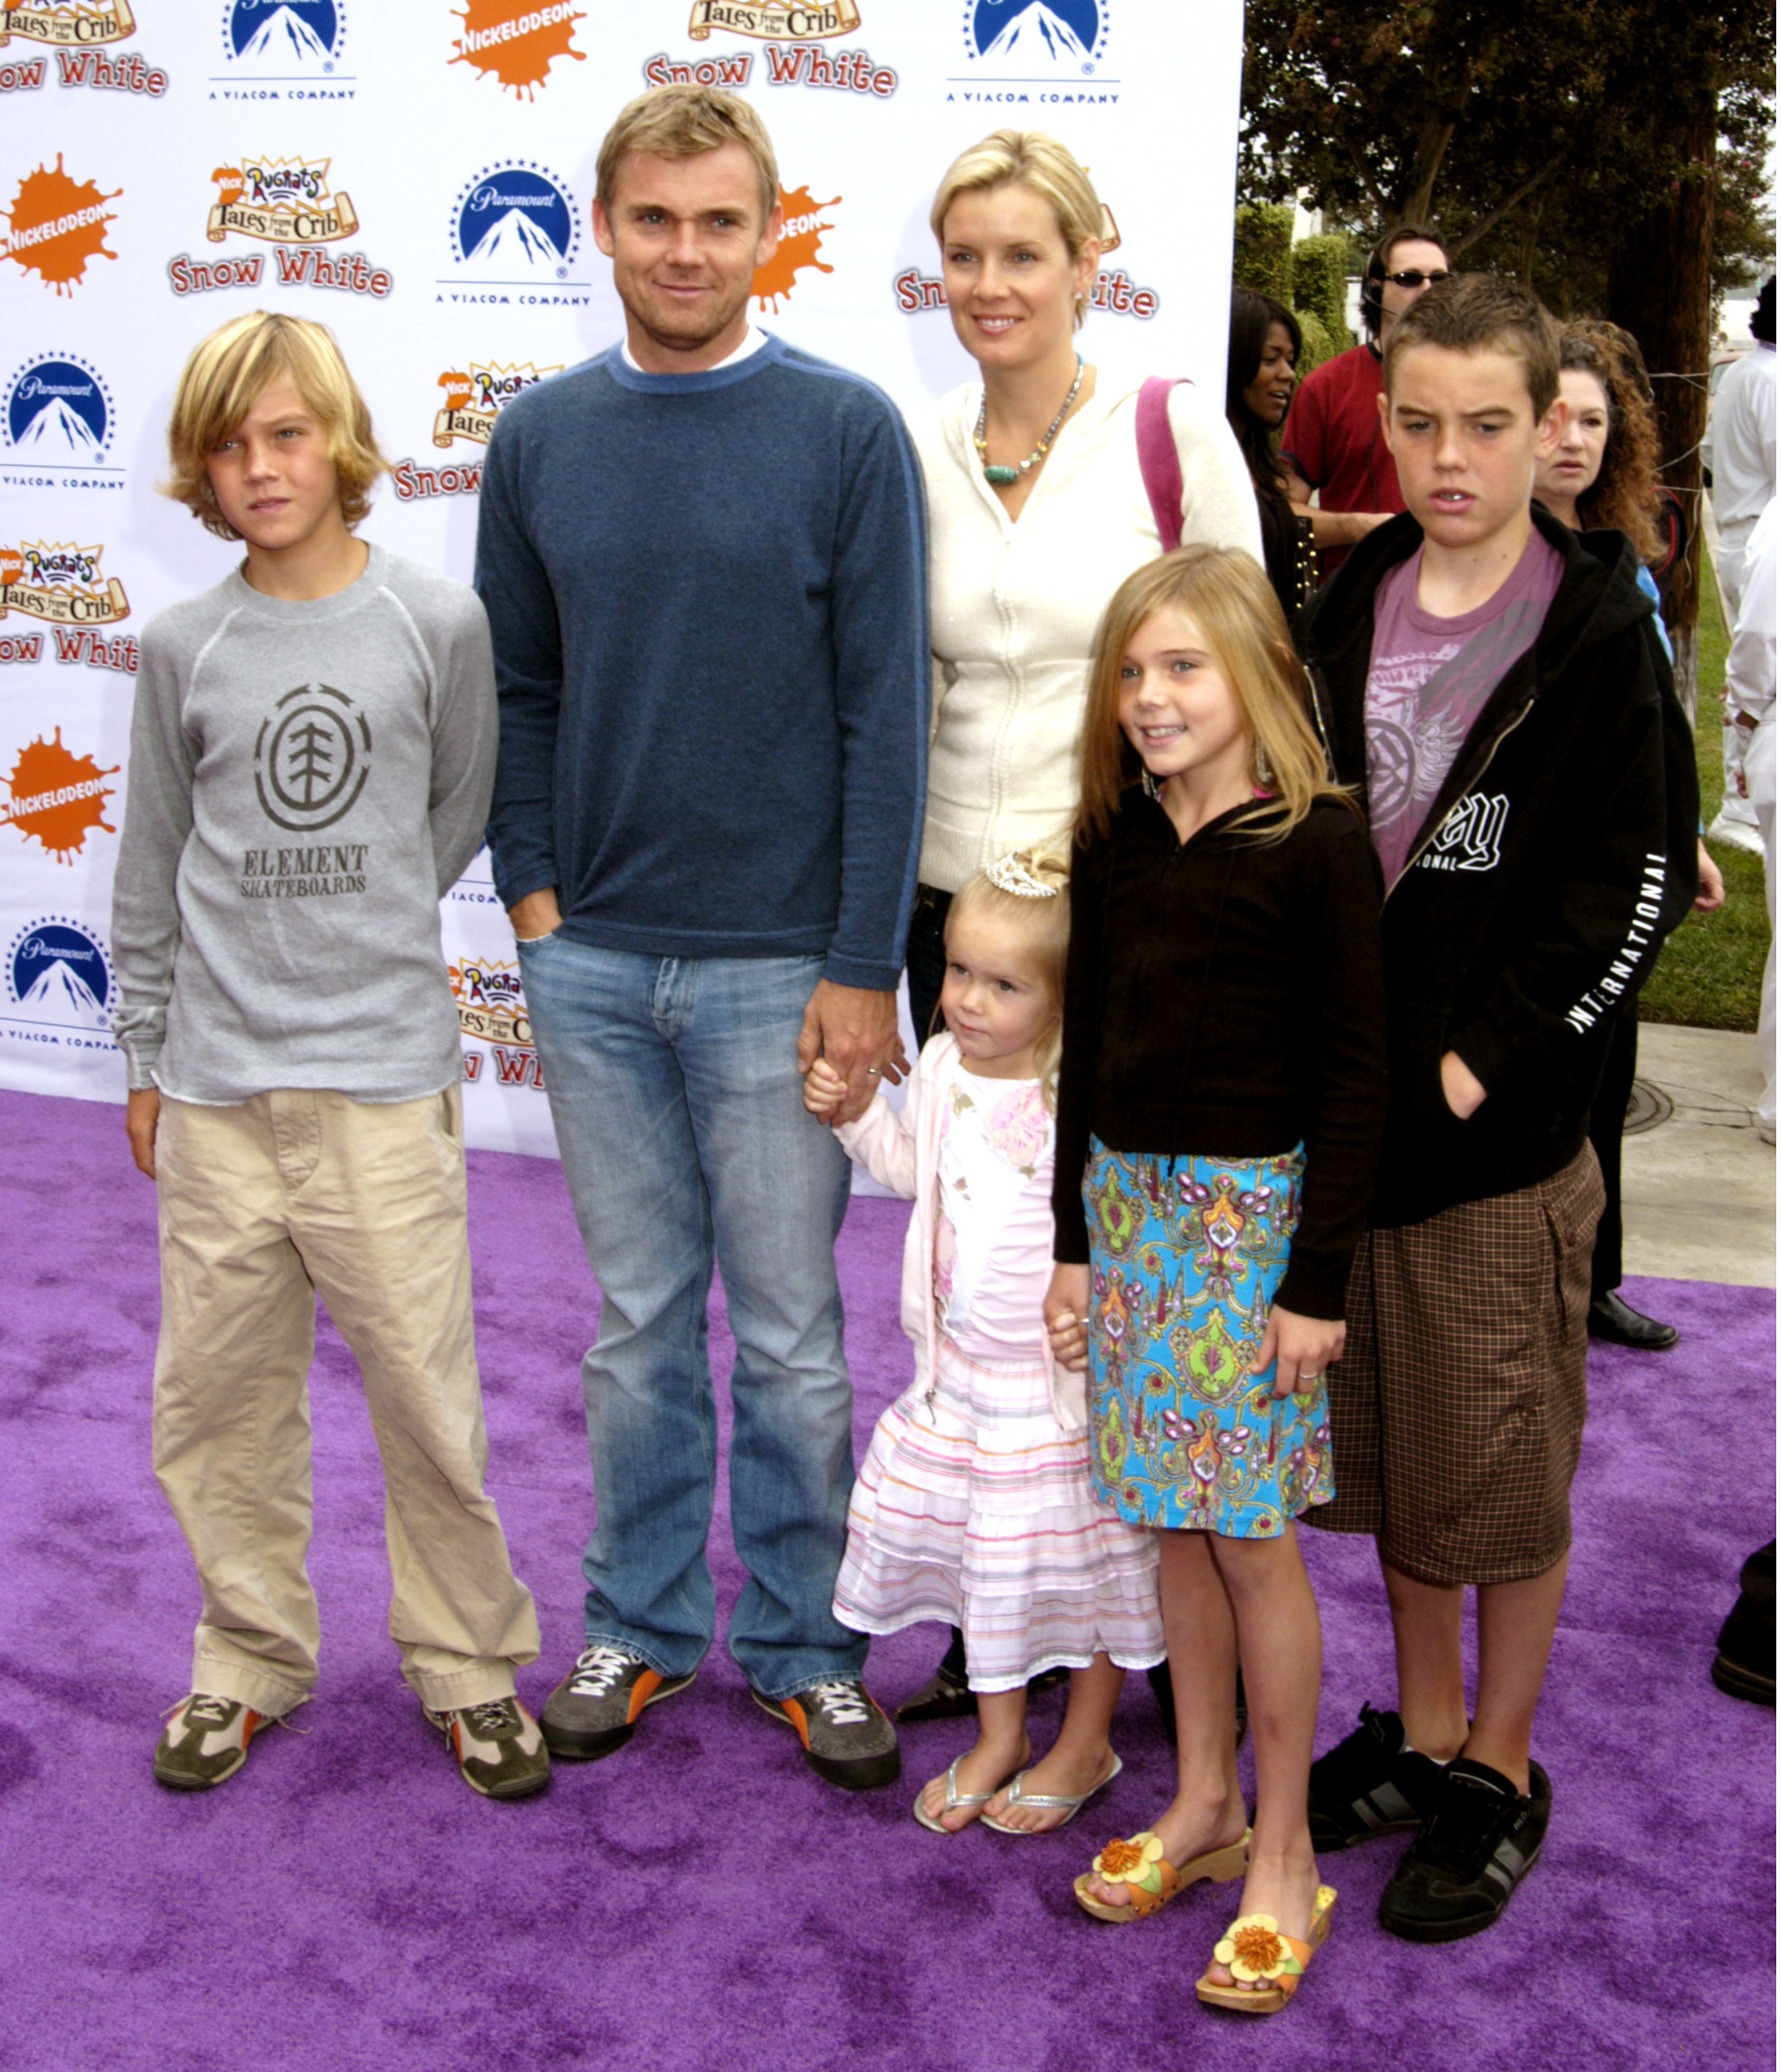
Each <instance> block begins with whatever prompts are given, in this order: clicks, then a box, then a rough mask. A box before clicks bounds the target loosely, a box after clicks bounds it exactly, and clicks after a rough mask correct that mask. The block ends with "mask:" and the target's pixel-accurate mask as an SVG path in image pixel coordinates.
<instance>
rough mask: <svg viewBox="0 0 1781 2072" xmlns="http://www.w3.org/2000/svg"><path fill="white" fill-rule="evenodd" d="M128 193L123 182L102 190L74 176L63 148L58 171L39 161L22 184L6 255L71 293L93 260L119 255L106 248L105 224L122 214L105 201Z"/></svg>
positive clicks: (10, 216) (12, 213)
mask: <svg viewBox="0 0 1781 2072" xmlns="http://www.w3.org/2000/svg"><path fill="white" fill-rule="evenodd" d="M122 192H123V189H122V188H121V187H119V188H117V189H116V190H115V191H113V192H112V193H110V194H101V192H100V191H99V189H98V186H97V183H95V182H93V181H92V180H71V179H69V178H68V175H67V174H66V173H65V172H64V171H63V170H62V154H61V153H60V151H58V152H57V153H56V170H55V171H53V172H51V171H50V170H49V168H48V167H47V166H39V167H38V168H37V170H36V171H35V172H34V173H27V174H26V175H25V177H24V178H23V179H22V180H21V181H20V182H19V191H18V193H17V194H16V195H14V197H13V202H12V207H11V208H10V209H9V210H8V211H7V212H6V220H7V222H8V224H9V225H10V236H9V237H8V238H7V240H6V257H7V258H9V259H16V260H17V261H18V262H19V265H21V266H23V267H25V268H27V269H29V270H30V271H31V272H34V273H39V274H40V275H41V276H42V277H43V280H44V281H45V282H47V284H48V285H49V286H51V287H52V288H54V289H55V290H56V294H59V295H65V294H71V293H72V290H73V286H74V283H75V282H76V281H81V280H84V279H85V278H86V272H87V262H88V261H89V260H93V259H115V258H116V257H117V253H115V252H108V251H107V250H106V249H105V225H106V224H108V223H114V222H116V220H117V217H116V216H115V215H111V216H108V215H106V214H105V203H107V202H108V201H116V200H117V196H118V195H121V193H122ZM46 232H47V235H46V234H43V233H46Z"/></svg>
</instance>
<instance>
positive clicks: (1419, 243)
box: [1280, 223, 1449, 578]
mask: <svg viewBox="0 0 1781 2072" xmlns="http://www.w3.org/2000/svg"><path fill="white" fill-rule="evenodd" d="M1448 272H1449V268H1448V265H1447V255H1446V253H1445V252H1444V251H1443V250H1442V246H1441V243H1440V240H1438V238H1437V237H1436V236H1435V235H1434V233H1433V232H1432V231H1430V230H1429V229H1426V228H1425V227H1424V226H1423V225H1422V224H1419V223H1396V224H1392V227H1391V228H1390V229H1389V230H1388V231H1387V232H1385V234H1384V236H1383V237H1381V238H1380V240H1379V242H1378V243H1377V244H1376V245H1375V246H1374V247H1373V249H1372V252H1371V253H1369V254H1368V259H1367V270H1366V273H1365V274H1364V277H1363V278H1362V281H1361V288H1360V315H1361V320H1362V322H1363V323H1364V324H1365V325H1366V327H1367V333H1368V337H1367V343H1365V344H1364V345H1357V346H1355V347H1351V349H1350V350H1349V351H1348V352H1343V353H1339V354H1338V355H1337V356H1336V357H1335V359H1334V360H1326V361H1325V362H1324V363H1323V364H1322V366H1321V367H1319V368H1315V369H1314V371H1313V372H1311V373H1310V375H1308V376H1306V380H1305V384H1304V386H1303V387H1302V389H1300V390H1299V392H1298V394H1297V395H1296V396H1295V397H1294V398H1293V402H1292V407H1291V409H1289V410H1288V412H1287V413H1286V425H1285V430H1284V431H1283V432H1282V433H1281V441H1280V453H1281V460H1282V461H1283V462H1284V463H1285V468H1286V493H1287V495H1288V496H1289V498H1290V500H1292V502H1293V503H1294V504H1295V505H1296V506H1297V507H1298V508H1299V509H1300V510H1302V511H1306V512H1307V515H1308V516H1310V520H1311V537H1312V540H1313V541H1314V543H1315V545H1317V547H1318V549H1319V552H1320V555H1321V561H1320V569H1321V573H1322V574H1323V575H1324V576H1325V577H1326V578H1327V577H1329V576H1331V575H1332V574H1334V573H1335V570H1336V569H1339V568H1340V567H1341V565H1342V564H1343V561H1344V560H1345V559H1346V558H1347V552H1348V549H1349V548H1350V547H1351V546H1352V545H1354V544H1355V541H1357V540H1361V539H1364V538H1365V537H1366V536H1367V534H1368V533H1369V532H1372V529H1373V528H1374V527H1375V526H1376V525H1382V524H1384V522H1385V520H1387V519H1388V518H1389V517H1392V516H1394V515H1395V514H1396V512H1400V511H1401V510H1402V509H1403V508H1404V499H1403V496H1402V495H1401V493H1400V492H1399V490H1398V486H1397V469H1396V467H1395V465H1394V464H1393V463H1392V456H1391V454H1390V452H1389V451H1388V449H1387V447H1386V445H1385V440H1384V434H1383V433H1382V431H1381V430H1380V420H1379V399H1380V395H1381V394H1382V393H1384V375H1383V372H1382V357H1381V356H1382V355H1383V354H1384V350H1385V341H1386V340H1387V339H1388V338H1389V337H1390V336H1391V335H1392V326H1393V325H1394V324H1395V323H1396V322H1397V320H1398V319H1399V318H1400V317H1401V315H1403V314H1404V312H1405V310H1407V309H1408V308H1409V306H1410V305H1411V303H1412V302H1414V301H1415V300H1416V298H1417V296H1418V295H1421V294H1424V293H1425V292H1426V291H1427V290H1428V289H1429V288H1430V287H1431V286H1433V284H1434V282H1437V281H1445V280H1446V277H1447V275H1448ZM1314 490H1315V491H1317V496H1318V502H1317V508H1316V509H1314V510H1308V509H1307V507H1309V505H1310V500H1311V492H1312V491H1314Z"/></svg>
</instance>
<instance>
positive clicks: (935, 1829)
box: [915, 1750, 1019, 1835]
mask: <svg viewBox="0 0 1781 2072" xmlns="http://www.w3.org/2000/svg"><path fill="white" fill-rule="evenodd" d="M967 1753H969V1750H968V1751H967ZM964 1760H965V1757H964V1756H962V1755H956V1756H954V1757H953V1758H952V1761H951V1762H949V1763H948V1765H947V1766H946V1803H945V1804H944V1806H943V1807H941V1808H940V1819H939V1820H932V1819H929V1818H928V1815H926V1814H925V1813H924V1812H923V1811H922V1810H921V1802H922V1801H923V1799H925V1798H926V1797H927V1796H928V1786H927V1785H925V1784H924V1785H923V1786H922V1788H921V1789H920V1790H919V1791H918V1792H917V1793H916V1794H915V1818H916V1819H918V1820H919V1821H920V1823H921V1824H922V1825H923V1827H925V1828H926V1829H927V1830H928V1833H929V1834H931V1835H962V1834H963V1833H964V1832H965V1827H969V1826H970V1825H971V1823H970V1822H969V1820H967V1821H966V1822H965V1827H945V1826H943V1825H942V1822H943V1821H944V1818H945V1816H946V1815H948V1813H956V1811H958V1809H959V1808H960V1807H961V1806H987V1805H988V1804H989V1802H990V1800H991V1799H993V1798H994V1797H995V1795H996V1792H997V1791H1000V1790H1001V1789H1002V1785H1001V1784H998V1785H997V1786H996V1788H995V1791H960V1789H959V1765H960V1763H961V1762H964ZM1006 1782H1007V1779H1006V1778H1003V1780H1002V1783H1004V1784H1005V1783H1006ZM1015 1782H1017V1783H1018V1782H1019V1778H1018V1776H1017V1778H1016V1779H1015ZM977 1817H978V1818H979V1819H981V1818H982V1817H983V1816H982V1815H981V1814H980V1815H978V1816H977Z"/></svg>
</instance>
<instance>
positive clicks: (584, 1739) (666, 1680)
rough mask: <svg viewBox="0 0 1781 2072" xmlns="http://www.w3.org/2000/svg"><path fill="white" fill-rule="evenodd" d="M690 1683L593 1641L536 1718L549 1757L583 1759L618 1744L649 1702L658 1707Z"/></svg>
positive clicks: (628, 1735)
mask: <svg viewBox="0 0 1781 2072" xmlns="http://www.w3.org/2000/svg"><path fill="white" fill-rule="evenodd" d="M692 1681H693V1676H692V1672H691V1671H688V1673H687V1674H686V1675H685V1676H664V1675H662V1673H661V1672H660V1670H656V1669H652V1668H651V1667H650V1666H649V1664H648V1663H647V1662H645V1661H644V1659H643V1657H642V1656H641V1655H633V1654H632V1653H631V1651H630V1649H629V1648H627V1647H615V1646H612V1645H611V1643H610V1642H607V1641H594V1642H590V1644H589V1645H588V1646H586V1647H584V1648H583V1649H582V1651H581V1653H580V1654H579V1655H577V1656H576V1658H575V1667H574V1668H573V1669H571V1670H570V1672H569V1674H568V1675H566V1677H565V1678H564V1679H563V1680H562V1681H561V1683H559V1684H558V1685H557V1688H556V1689H555V1690H554V1691H553V1692H551V1694H550V1696H549V1697H548V1698H547V1699H545V1708H544V1711H543V1712H542V1713H541V1714H540V1716H539V1724H540V1725H541V1726H542V1727H543V1729H544V1737H545V1746H546V1747H547V1748H549V1750H550V1753H552V1754H553V1755H556V1756H567V1757H570V1758H571V1759H573V1760H576V1761H579V1762H592V1761H593V1760H594V1757H598V1756H603V1755H611V1753H612V1751H613V1750H614V1749H618V1748H623V1745H625V1743H626V1742H627V1741H629V1740H630V1738H631V1735H632V1734H633V1733H635V1731H636V1725H637V1720H638V1718H639V1716H640V1715H641V1713H642V1712H643V1711H644V1708H645V1707H646V1706H648V1705H659V1704H660V1703H661V1701H662V1700H663V1699H664V1698H672V1697H673V1695H674V1693H675V1692H677V1691H684V1690H685V1688H686V1687H687V1685H688V1684H689V1683H691V1682H692Z"/></svg>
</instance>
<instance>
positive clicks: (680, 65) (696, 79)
mask: <svg viewBox="0 0 1781 2072" xmlns="http://www.w3.org/2000/svg"><path fill="white" fill-rule="evenodd" d="M824 33H825V35H826V34H829V33H831V32H830V31H824ZM763 56H765V58H766V60H767V84H768V85H769V86H812V87H826V88H829V90H830V91H831V92H832V93H866V94H870V95H871V96H872V97H873V98H874V100H877V101H888V100H889V99H890V98H891V95H892V94H894V93H895V92H896V90H897V75H896V73H895V72H893V71H892V70H891V67H890V66H889V65H884V64H876V63H874V60H873V57H872V53H871V52H870V51H866V50H845V51H837V50H834V49H832V48H830V47H829V46H828V45H826V44H824V43H769V44H768V45H767V48H766V50H765V51H764V52H763ZM754 68H755V57H754V53H753V52H752V51H725V52H724V53H723V54H722V56H718V57H714V58H700V59H697V60H695V61H694V62H693V63H692V64H688V63H686V62H685V60H682V59H679V58H673V57H670V56H668V52H667V51H657V52H656V55H655V56H653V57H652V58H649V59H648V60H645V62H644V68H643V76H644V83H645V84H647V85H649V86H721V87H727V88H731V89H733V90H734V89H739V88H742V87H745V86H747V84H748V81H749V78H750V76H751V73H752V72H753V71H754Z"/></svg>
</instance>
